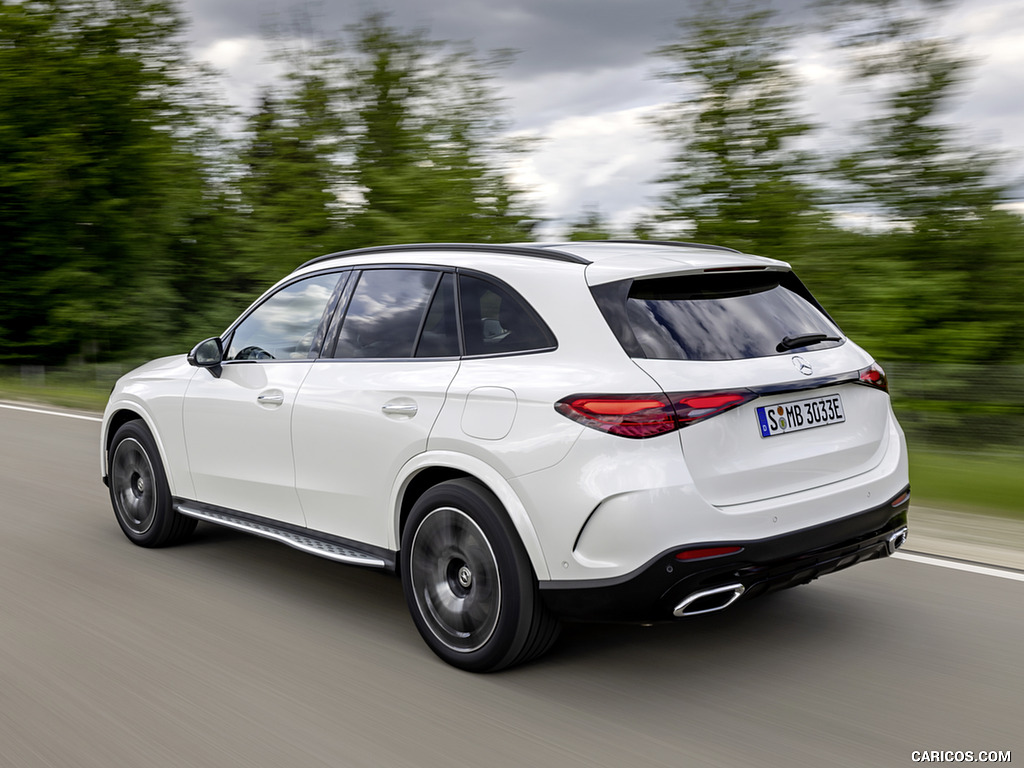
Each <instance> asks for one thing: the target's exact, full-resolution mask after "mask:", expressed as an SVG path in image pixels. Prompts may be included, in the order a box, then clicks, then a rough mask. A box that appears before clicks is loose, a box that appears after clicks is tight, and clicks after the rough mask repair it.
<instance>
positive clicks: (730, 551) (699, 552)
mask: <svg viewBox="0 0 1024 768" xmlns="http://www.w3.org/2000/svg"><path fill="white" fill-rule="evenodd" d="M742 551H743V547H705V548H704V549H684V550H683V551H682V552H676V560H703V559H705V558H707V557H721V556H722V555H735V554H736V553H737V552H742Z"/></svg>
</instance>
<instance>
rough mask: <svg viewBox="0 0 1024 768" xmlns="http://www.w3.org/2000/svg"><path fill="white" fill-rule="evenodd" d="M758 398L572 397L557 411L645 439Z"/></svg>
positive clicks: (593, 425) (746, 395) (677, 395)
mask: <svg viewBox="0 0 1024 768" xmlns="http://www.w3.org/2000/svg"><path fill="white" fill-rule="evenodd" d="M755 397H757V395H755V394H754V393H753V392H749V391H745V390H744V391H738V392H697V393H692V392H691V393H686V392H675V393H669V394H667V395H666V394H663V393H660V392H659V393H658V394H653V395H570V396H569V397H565V398H562V399H561V400H559V401H558V402H557V403H555V410H556V411H558V412H559V413H560V414H562V415H563V416H565V417H567V418H570V419H572V420H573V421H577V422H579V423H580V424H582V425H584V426H586V427H590V428H591V429H597V430H600V431H601V432H608V433H609V434H612V435H618V436H619V437H631V438H638V439H639V438H645V437H654V436H656V435H663V434H665V433H667V432H674V431H675V430H677V429H681V428H683V427H687V426H689V425H690V424H696V423H697V422H698V421H703V420H704V419H709V418H711V417H712V416H717V415H718V414H720V413H725V412H726V411H728V410H731V409H733V408H736V407H737V406H740V405H743V403H746V402H749V401H751V400H753V399H754V398H755Z"/></svg>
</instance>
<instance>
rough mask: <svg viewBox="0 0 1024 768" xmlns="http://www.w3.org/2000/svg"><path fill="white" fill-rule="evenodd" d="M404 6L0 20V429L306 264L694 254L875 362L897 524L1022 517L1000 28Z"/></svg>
mask: <svg viewBox="0 0 1024 768" xmlns="http://www.w3.org/2000/svg"><path fill="white" fill-rule="evenodd" d="M422 5H423V4H420V3H416V4H410V3H408V2H404V1H401V0H400V1H399V2H396V3H394V6H395V7H394V9H393V11H392V12H387V10H381V11H378V10H367V8H368V6H366V5H365V4H362V3H355V2H352V3H349V2H332V3H311V4H298V3H296V4H288V3H263V4H260V3H249V2H246V3H240V2H236V1H235V0H190V1H189V2H187V3H184V4H182V3H176V2H171V1H170V0H166V1H165V0H24V1H22V2H14V1H13V0H0V397H4V398H8V399H32V400H44V401H50V402H55V403H60V404H63V405H70V406H76V407H81V408H88V409H98V408H100V407H102V404H103V402H104V400H105V397H106V394H107V392H108V391H109V388H110V385H111V384H112V382H113V380H114V379H115V378H116V377H117V376H118V375H119V374H120V373H122V372H124V371H126V370H128V369H129V368H131V367H132V366H133V365H134V364H136V363H137V362H140V361H142V360H144V359H148V358H151V357H155V356H157V355H162V354H173V353H182V352H185V351H187V350H188V349H189V348H190V347H191V346H192V345H193V344H194V343H195V342H197V341H199V340H200V339H203V338H206V337H208V336H211V335H214V334H217V333H220V332H221V331H222V330H223V329H224V328H225V327H226V326H227V325H228V324H229V323H230V322H231V320H232V319H233V318H234V317H235V316H236V315H237V313H238V312H239V311H240V310H241V309H244V307H245V306H246V305H247V304H248V303H249V302H250V301H251V300H252V299H253V298H255V297H256V296H257V295H258V294H259V293H260V292H261V291H262V290H263V289H264V288H266V287H267V286H268V285H269V284H270V283H271V282H273V281H274V280H276V279H277V278H279V277H280V276H282V275H283V274H284V273H285V272H287V271H289V270H291V269H293V268H294V267H295V266H297V265H298V264H300V263H302V262H303V261H305V260H306V259H308V258H311V257H313V256H317V255H320V254H323V253H327V252H330V251H337V250H343V249H347V248H354V247H362V246H368V245H378V244H385V243H395V242H430V241H442V242H444V241H447V242H458V241H473V242H517V241H530V240H538V239H544V240H554V239H562V238H568V239H588V238H608V237H616V238H622V237H626V238H643V239H684V240H695V241H700V242H709V243H715V244H719V245H726V246H731V247H734V248H738V249H741V250H744V251H748V252H751V253H757V254H762V255H765V256H772V257H777V258H781V259H784V260H786V261H789V262H791V263H793V264H794V265H795V267H796V268H797V270H798V273H799V274H800V275H801V276H802V277H803V279H804V281H805V282H806V283H807V284H808V286H809V287H810V289H811V290H812V291H813V292H814V293H815V294H816V295H817V296H818V298H819V299H820V300H821V301H822V303H823V304H824V305H825V307H826V308H827V309H828V310H829V311H830V312H831V313H832V315H833V316H834V317H835V319H836V320H837V321H838V322H839V324H840V326H841V327H842V328H843V329H844V331H845V332H846V333H848V334H849V335H851V336H852V337H853V338H854V339H855V340H856V341H857V342H858V343H860V344H862V345H864V346H865V347H867V348H868V349H869V350H870V351H871V352H872V353H873V354H874V355H875V356H876V358H877V359H878V360H879V361H880V363H881V364H882V365H883V366H884V367H885V368H886V370H887V371H888V373H889V375H890V382H891V388H892V393H893V397H894V402H895V405H896V408H897V411H898V413H899V416H900V419H901V421H902V423H903V424H904V426H905V428H906V429H907V431H908V434H909V436H910V439H911V446H912V449H913V454H912V467H913V469H912V472H913V474H912V482H913V485H914V489H915V497H916V498H917V499H918V500H921V499H925V500H933V501H935V502H939V503H941V504H942V505H943V506H944V507H958V506H959V507H963V508H967V509H982V510H986V511H996V512H999V513H1002V514H1010V515H1015V516H1020V517H1024V502H1022V501H1021V500H1022V499H1024V473H1022V472H1021V471H1020V470H1021V468H1022V466H1024V463H1022V457H1024V344H1021V337H1022V332H1024V309H1022V306H1024V303H1022V301H1021V298H1020V292H1021V288H1022V287H1024V258H1022V248H1024V218H1022V216H1021V211H1022V210H1024V205H1022V204H1021V198H1022V196H1024V195H1022V190H1024V186H1022V183H1021V170H1022V168H1024V164H1022V160H1021V157H1020V156H1019V155H1018V154H1016V152H1017V151H1018V150H1019V149H1020V133H1019V132H1017V131H1016V130H1013V127H1014V126H1017V127H1019V126H1020V124H1021V116H1022V113H1024V105H1021V103H1020V98H1019V94H1020V93H1021V92H1022V89H1024V84H1021V82H1020V78H1021V75H1020V72H1021V71H1022V69H1021V68H1020V67H1016V68H1015V67H1014V66H1013V65H1014V64H1015V63H1016V64H1019V63H1020V61H1019V57H1020V55H1021V53H1020V46H1019V45H1010V44H1009V43H1008V42H1007V41H1008V40H1011V41H1012V39H1013V24H1016V23H1019V22H1018V21H1016V20H1015V19H1016V16H1019V14H1016V15H1013V14H1012V13H1011V12H1012V10H1013V5H1014V4H1013V3H1009V2H1005V3H1004V2H1001V0H964V1H963V2H959V3H956V2H940V1H936V0H858V1H857V2H834V3H830V2H822V3H812V4H800V3H798V2H796V0H791V2H781V3H775V4H771V5H769V4H767V3H760V2H749V3H742V4H740V3H732V2H707V3H682V4H680V3H678V2H672V3H669V2H661V0H645V1H644V2H640V3H635V2H630V3H621V4H614V3H612V4H609V3H595V4H594V6H593V7H590V5H588V4H587V3H556V4H551V3H547V4H544V3H539V2H533V0H520V2H516V3H501V4H500V8H499V7H498V6H499V4H497V3H495V4H492V5H493V6H494V7H493V8H492V7H488V4H481V5H478V4H475V3H464V4H451V6H452V7H448V6H446V9H445V10H442V9H437V10H436V11H434V16H431V15H430V13H429V12H428V11H426V10H424V9H423V7H422ZM456 5H457V10H458V12H457V13H456V12H455V10H453V7H454V6H456ZM620 6H621V7H620ZM680 13H682V14H683V17H682V18H678V16H679V14H680ZM435 28H439V29H435ZM449 33H450V34H451V36H452V37H453V38H454V39H457V40H459V41H460V42H446V41H443V40H441V39H438V37H435V35H438V36H442V35H443V36H448V35H449ZM1000 33H1002V36H1001V34H1000ZM1007 35H1009V37H1007ZM477 37H479V38H480V41H474V40H471V39H468V38H477ZM1018 39H1019V38H1018ZM478 46H480V47H478ZM508 47H514V48H516V49H519V51H518V52H514V51H510V50H507V49H506V48H508ZM492 49H493V50H492ZM1014 56H1017V57H1018V58H1016V59H1015V58H1014ZM216 66H220V67H222V68H223V71H222V70H218V69H217V68H216ZM981 78H983V79H981ZM979 93H980V94H982V95H983V96H984V98H980V97H979V96H978V94H979ZM613 102H614V103H613ZM965 105H967V106H965ZM1000 128H1003V129H1004V130H1003V131H1002V132H1001V131H1000Z"/></svg>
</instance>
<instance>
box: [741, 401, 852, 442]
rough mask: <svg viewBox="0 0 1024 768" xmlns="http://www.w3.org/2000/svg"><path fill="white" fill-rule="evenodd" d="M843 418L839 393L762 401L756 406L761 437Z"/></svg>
mask: <svg viewBox="0 0 1024 768" xmlns="http://www.w3.org/2000/svg"><path fill="white" fill-rule="evenodd" d="M843 421H846V415H845V414H844V413H843V401H842V400H841V399H840V398H839V395H824V396H819V397H811V398H808V399H806V400H793V401H791V402H788V403H779V404H778V405H762V406H760V407H758V409H757V423H758V424H759V425H760V427H761V437H775V436H776V435H783V434H786V433H787V432H799V431H800V430H802V429H812V428H813V427H824V426H825V425H827V424H839V423H840V422H843Z"/></svg>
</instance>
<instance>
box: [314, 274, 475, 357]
mask: <svg viewBox="0 0 1024 768" xmlns="http://www.w3.org/2000/svg"><path fill="white" fill-rule="evenodd" d="M440 279H441V272H439V271H435V270H424V269H369V270H365V271H364V272H363V273H362V274H361V275H360V276H359V282H358V283H356V286H355V289H354V291H353V293H352V298H351V300H350V301H349V304H348V309H347V310H346V312H345V318H344V319H343V320H342V322H341V331H340V333H339V334H338V342H337V344H336V346H335V348H334V357H336V358H407V357H413V355H414V351H415V349H416V341H417V338H418V336H419V333H420V328H421V326H422V324H423V321H424V318H425V315H426V313H427V306H428V304H430V301H431V298H432V297H433V296H434V293H435V289H436V288H437V285H438V282H439V281H440ZM439 322H441V321H439ZM453 354H458V352H457V350H456V351H455V352H454V353H453Z"/></svg>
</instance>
